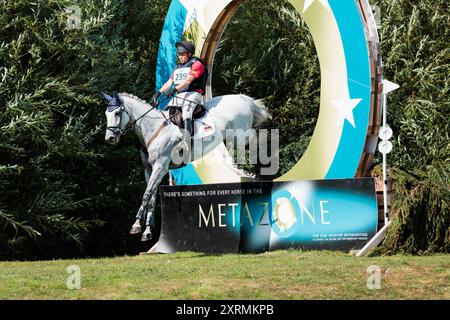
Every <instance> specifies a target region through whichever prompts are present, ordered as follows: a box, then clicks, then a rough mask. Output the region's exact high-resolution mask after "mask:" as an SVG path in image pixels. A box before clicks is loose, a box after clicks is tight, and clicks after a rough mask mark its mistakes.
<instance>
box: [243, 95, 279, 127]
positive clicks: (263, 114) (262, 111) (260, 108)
mask: <svg viewBox="0 0 450 320" xmlns="http://www.w3.org/2000/svg"><path fill="white" fill-rule="evenodd" d="M243 98H246V99H247V100H249V101H250V102H251V104H252V111H253V128H257V127H259V126H260V125H261V124H262V123H263V122H264V121H266V120H267V119H272V117H271V115H270V114H269V112H267V109H266V106H265V105H264V102H263V100H261V99H259V100H254V99H252V98H250V97H247V96H243Z"/></svg>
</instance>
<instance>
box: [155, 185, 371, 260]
mask: <svg viewBox="0 0 450 320" xmlns="http://www.w3.org/2000/svg"><path fill="white" fill-rule="evenodd" d="M161 209H162V226H161V236H160V239H159V243H158V251H159V252H166V253H168V252H176V251H186V250H192V251H201V252H238V251H240V252H262V251H267V250H276V249H285V248H301V249H329V250H351V249H360V248H362V247H363V246H364V245H365V244H366V243H367V242H368V241H369V240H370V239H371V238H372V237H373V235H375V233H376V231H377V223H378V208H377V203H376V192H375V184H374V180H373V179H372V178H359V179H339V180H308V181H292V182H252V183H229V184H214V185H198V186H175V187H170V186H162V187H161Z"/></svg>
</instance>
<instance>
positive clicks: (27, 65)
mask: <svg viewBox="0 0 450 320" xmlns="http://www.w3.org/2000/svg"><path fill="white" fill-rule="evenodd" d="M74 4H75V5H77V6H78V7H79V8H80V9H81V24H80V28H75V29H68V28H67V14H66V13H65V11H66V8H67V7H68V6H70V5H74ZM166 4H167V1H139V2H135V3H134V4H126V3H125V1H107V0H105V1H94V0H92V1H91V0H86V1H79V2H70V1H59V0H57V1H44V0H38V1H35V2H30V1H26V0H19V1H15V0H14V1H13V0H7V1H4V0H2V1H0V26H1V33H0V141H1V142H0V194H1V197H0V258H27V259H32V258H46V257H47V258H53V257H66V256H71V255H77V254H81V253H84V254H89V255H98V254H103V255H105V254H118V253H123V252H129V250H130V248H131V247H137V246H136V244H135V243H134V241H133V240H135V239H130V237H129V236H127V228H128V227H129V225H130V224H131V223H132V221H133V217H134V213H135V210H137V208H138V207H139V202H140V199H141V196H142V192H143V190H144V189H145V184H144V180H143V173H142V167H140V160H139V156H138V153H137V152H136V150H137V147H136V144H135V143H134V140H133V139H127V141H126V142H125V143H124V144H122V145H121V146H120V147H119V148H112V147H111V146H107V145H105V143H104V141H103V136H104V130H105V128H104V126H105V125H104V114H103V112H104V103H103V101H101V99H100V91H101V90H104V91H107V92H111V91H116V92H123V91H127V92H132V93H134V94H137V95H140V96H143V97H144V96H146V95H147V96H148V95H149V94H150V87H149V85H150V83H152V82H154V71H153V70H154V62H155V61H154V57H155V55H156V51H157V44H158V39H159V33H160V30H161V28H162V23H163V19H164V17H163V16H161V15H160V8H161V7H163V5H166ZM135 21H140V23H135ZM144 30H146V32H143V31H144ZM152 64H153V65H152Z"/></svg>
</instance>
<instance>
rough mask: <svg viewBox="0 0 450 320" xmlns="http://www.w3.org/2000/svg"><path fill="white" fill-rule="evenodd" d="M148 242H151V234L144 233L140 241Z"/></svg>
mask: <svg viewBox="0 0 450 320" xmlns="http://www.w3.org/2000/svg"><path fill="white" fill-rule="evenodd" d="M150 240H152V233H151V232H144V233H143V234H142V238H141V241H142V242H145V241H150Z"/></svg>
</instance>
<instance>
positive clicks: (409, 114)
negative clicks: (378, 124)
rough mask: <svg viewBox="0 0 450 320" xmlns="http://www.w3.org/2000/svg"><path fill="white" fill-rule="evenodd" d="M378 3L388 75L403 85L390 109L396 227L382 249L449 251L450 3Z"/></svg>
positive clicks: (442, 0)
mask: <svg viewBox="0 0 450 320" xmlns="http://www.w3.org/2000/svg"><path fill="white" fill-rule="evenodd" d="M375 3H376V4H378V5H379V6H380V11H381V18H382V28H381V30H380V33H381V37H382V48H383V59H384V65H385V67H384V76H385V78H387V79H389V80H391V81H393V82H395V83H398V84H400V85H401V88H400V89H398V90H397V91H395V92H393V93H392V94H391V95H390V96H389V111H388V119H389V123H390V124H391V126H392V128H393V130H394V132H395V138H396V139H395V141H394V151H393V152H392V154H390V155H389V163H390V165H391V167H392V170H391V174H390V177H391V179H392V180H393V181H394V186H393V203H392V218H393V219H394V220H393V222H394V224H393V227H392V228H390V229H389V232H388V236H387V238H386V240H385V241H384V243H383V246H382V247H381V248H380V249H379V250H377V252H379V253H380V252H382V253H394V252H399V251H400V252H405V253H413V254H420V253H432V252H449V250H450V210H449V205H450V143H449V135H450V121H449V119H450V97H449V86H450V81H449V79H450V43H449V39H450V30H449V28H448V26H449V25H450V15H449V12H450V2H449V1H447V0H437V1H406V0H403V1H387V0H383V1H377V2H375ZM378 162H379V161H378ZM376 169H377V171H378V173H380V168H379V167H378V168H376Z"/></svg>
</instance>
